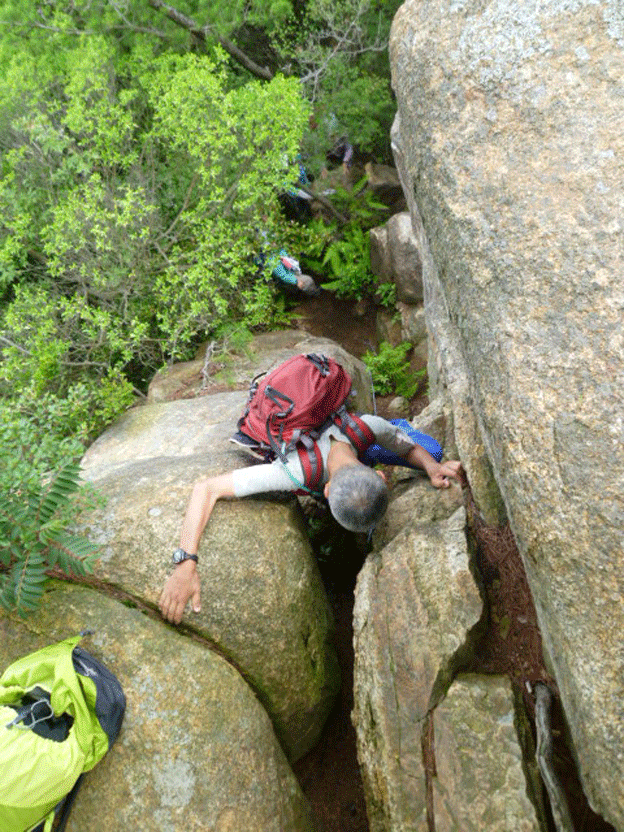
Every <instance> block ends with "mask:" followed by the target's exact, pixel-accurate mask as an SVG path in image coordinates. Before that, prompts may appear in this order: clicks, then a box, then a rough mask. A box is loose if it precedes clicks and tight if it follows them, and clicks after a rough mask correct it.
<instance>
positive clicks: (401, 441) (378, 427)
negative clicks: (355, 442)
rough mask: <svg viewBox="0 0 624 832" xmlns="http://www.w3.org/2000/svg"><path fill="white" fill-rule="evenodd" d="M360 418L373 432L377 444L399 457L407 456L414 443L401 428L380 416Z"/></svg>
mask: <svg viewBox="0 0 624 832" xmlns="http://www.w3.org/2000/svg"><path fill="white" fill-rule="evenodd" d="M362 419H363V421H364V422H366V424H367V425H368V426H369V428H370V429H371V430H372V431H373V433H374V434H375V439H376V440H377V443H378V444H379V445H381V446H382V447H383V448H388V450H390V451H394V453H395V454H398V455H399V456H401V457H405V456H407V454H408V453H409V452H410V451H411V450H412V448H413V447H414V446H415V445H416V443H415V442H414V441H413V440H412V439H410V437H409V436H408V435H407V434H406V433H405V432H404V431H402V430H401V428H399V427H397V426H396V425H393V424H391V423H390V422H388V421H387V420H386V419H382V418H381V416H363V417H362Z"/></svg>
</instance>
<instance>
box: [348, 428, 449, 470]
mask: <svg viewBox="0 0 624 832" xmlns="http://www.w3.org/2000/svg"><path fill="white" fill-rule="evenodd" d="M390 421H391V424H393V425H396V426H397V427H399V428H401V430H402V431H404V432H405V433H406V434H407V435H408V436H409V437H410V439H412V440H413V441H414V442H415V443H416V444H417V445H420V447H421V448H424V449H425V450H426V451H428V452H429V453H430V454H431V456H432V457H433V458H434V459H435V460H436V462H441V461H442V454H443V451H442V446H441V445H440V444H439V442H437V441H436V440H435V439H434V438H433V437H432V436H427V434H426V433H421V432H420V431H418V430H416V429H415V428H413V427H412V426H411V425H410V423H409V422H408V421H407V420H406V419H391V420H390ZM362 461H363V462H364V464H365V465H371V466H372V465H376V464H377V463H381V464H382V465H403V466H405V467H406V468H411V467H412V466H411V465H409V463H408V462H407V461H406V460H405V459H404V458H403V457H402V456H399V455H398V454H395V453H394V451H389V450H388V449H387V448H382V447H381V445H371V446H370V448H369V449H368V450H367V451H366V452H365V454H364V457H363V459H362Z"/></svg>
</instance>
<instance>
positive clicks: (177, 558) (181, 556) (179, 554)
mask: <svg viewBox="0 0 624 832" xmlns="http://www.w3.org/2000/svg"><path fill="white" fill-rule="evenodd" d="M185 560H194V561H195V563H199V558H198V557H197V555H189V553H188V552H185V551H184V549H182V547H181V546H179V547H178V548H177V549H176V550H175V551H174V553H173V562H174V564H175V565H176V566H177V565H178V564H179V563H184V561H185Z"/></svg>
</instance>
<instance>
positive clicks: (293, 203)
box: [279, 154, 314, 225]
mask: <svg viewBox="0 0 624 832" xmlns="http://www.w3.org/2000/svg"><path fill="white" fill-rule="evenodd" d="M297 165H298V167H299V176H298V177H297V181H296V183H294V184H293V185H288V186H286V188H285V190H284V193H282V194H280V196H279V203H280V205H281V206H282V210H283V212H284V215H285V216H286V218H287V219H289V220H295V221H296V222H299V223H301V224H302V225H304V224H305V223H306V222H308V221H309V220H311V219H312V209H311V207H310V203H311V201H312V199H313V197H312V196H311V195H310V194H309V193H308V192H307V190H304V189H303V188H302V187H301V186H302V185H304V186H309V185H311V184H312V182H313V181H314V177H313V176H312V174H311V173H309V172H308V171H307V170H306V168H305V166H304V164H303V161H302V159H301V155H300V154H299V155H298V156H297Z"/></svg>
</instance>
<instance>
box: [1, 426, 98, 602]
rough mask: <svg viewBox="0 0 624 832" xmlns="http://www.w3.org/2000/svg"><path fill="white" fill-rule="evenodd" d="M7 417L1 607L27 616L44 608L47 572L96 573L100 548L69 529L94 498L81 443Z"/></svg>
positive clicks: (3, 436)
mask: <svg viewBox="0 0 624 832" xmlns="http://www.w3.org/2000/svg"><path fill="white" fill-rule="evenodd" d="M1 417H2V420H1V421H0V444H1V445H2V452H3V463H4V464H6V468H5V469H4V470H3V471H2V477H1V478H0V605H2V606H3V607H4V608H5V609H7V610H12V609H15V610H16V611H17V612H18V613H19V614H20V615H26V614H28V613H31V612H34V611H35V610H36V609H37V607H38V605H39V602H40V600H41V598H42V596H43V591H44V588H45V583H46V580H47V570H49V569H51V568H52V567H55V566H58V567H59V568H60V569H61V570H62V571H63V572H65V573H66V574H75V575H85V574H87V573H89V572H91V571H92V570H93V565H94V562H95V560H96V558H97V547H96V546H95V545H94V544H92V543H91V542H90V541H89V540H87V539H86V538H84V537H82V536H80V535H76V534H72V533H71V532H69V531H68V528H69V526H70V524H71V521H72V520H73V519H74V518H75V517H76V516H77V513H78V512H79V511H80V509H81V508H82V507H84V506H85V505H93V504H94V498H93V496H92V495H91V496H90V495H88V494H87V493H86V492H85V491H84V490H81V488H80V466H79V463H77V462H76V461H75V459H74V458H72V457H73V455H74V454H75V452H76V450H77V446H76V444H75V443H72V442H67V441H65V442H59V441H55V440H54V439H53V438H51V437H50V436H47V435H46V434H45V433H40V431H39V430H37V428H36V427H35V426H34V425H33V423H32V422H29V421H27V420H23V419H16V418H14V417H12V416H11V415H9V414H7V413H6V411H3V412H2V414H1ZM50 465H51V466H52V467H49V466H50ZM79 492H81V493H79ZM76 497H79V499H78V500H76V499H75V498H76Z"/></svg>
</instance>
